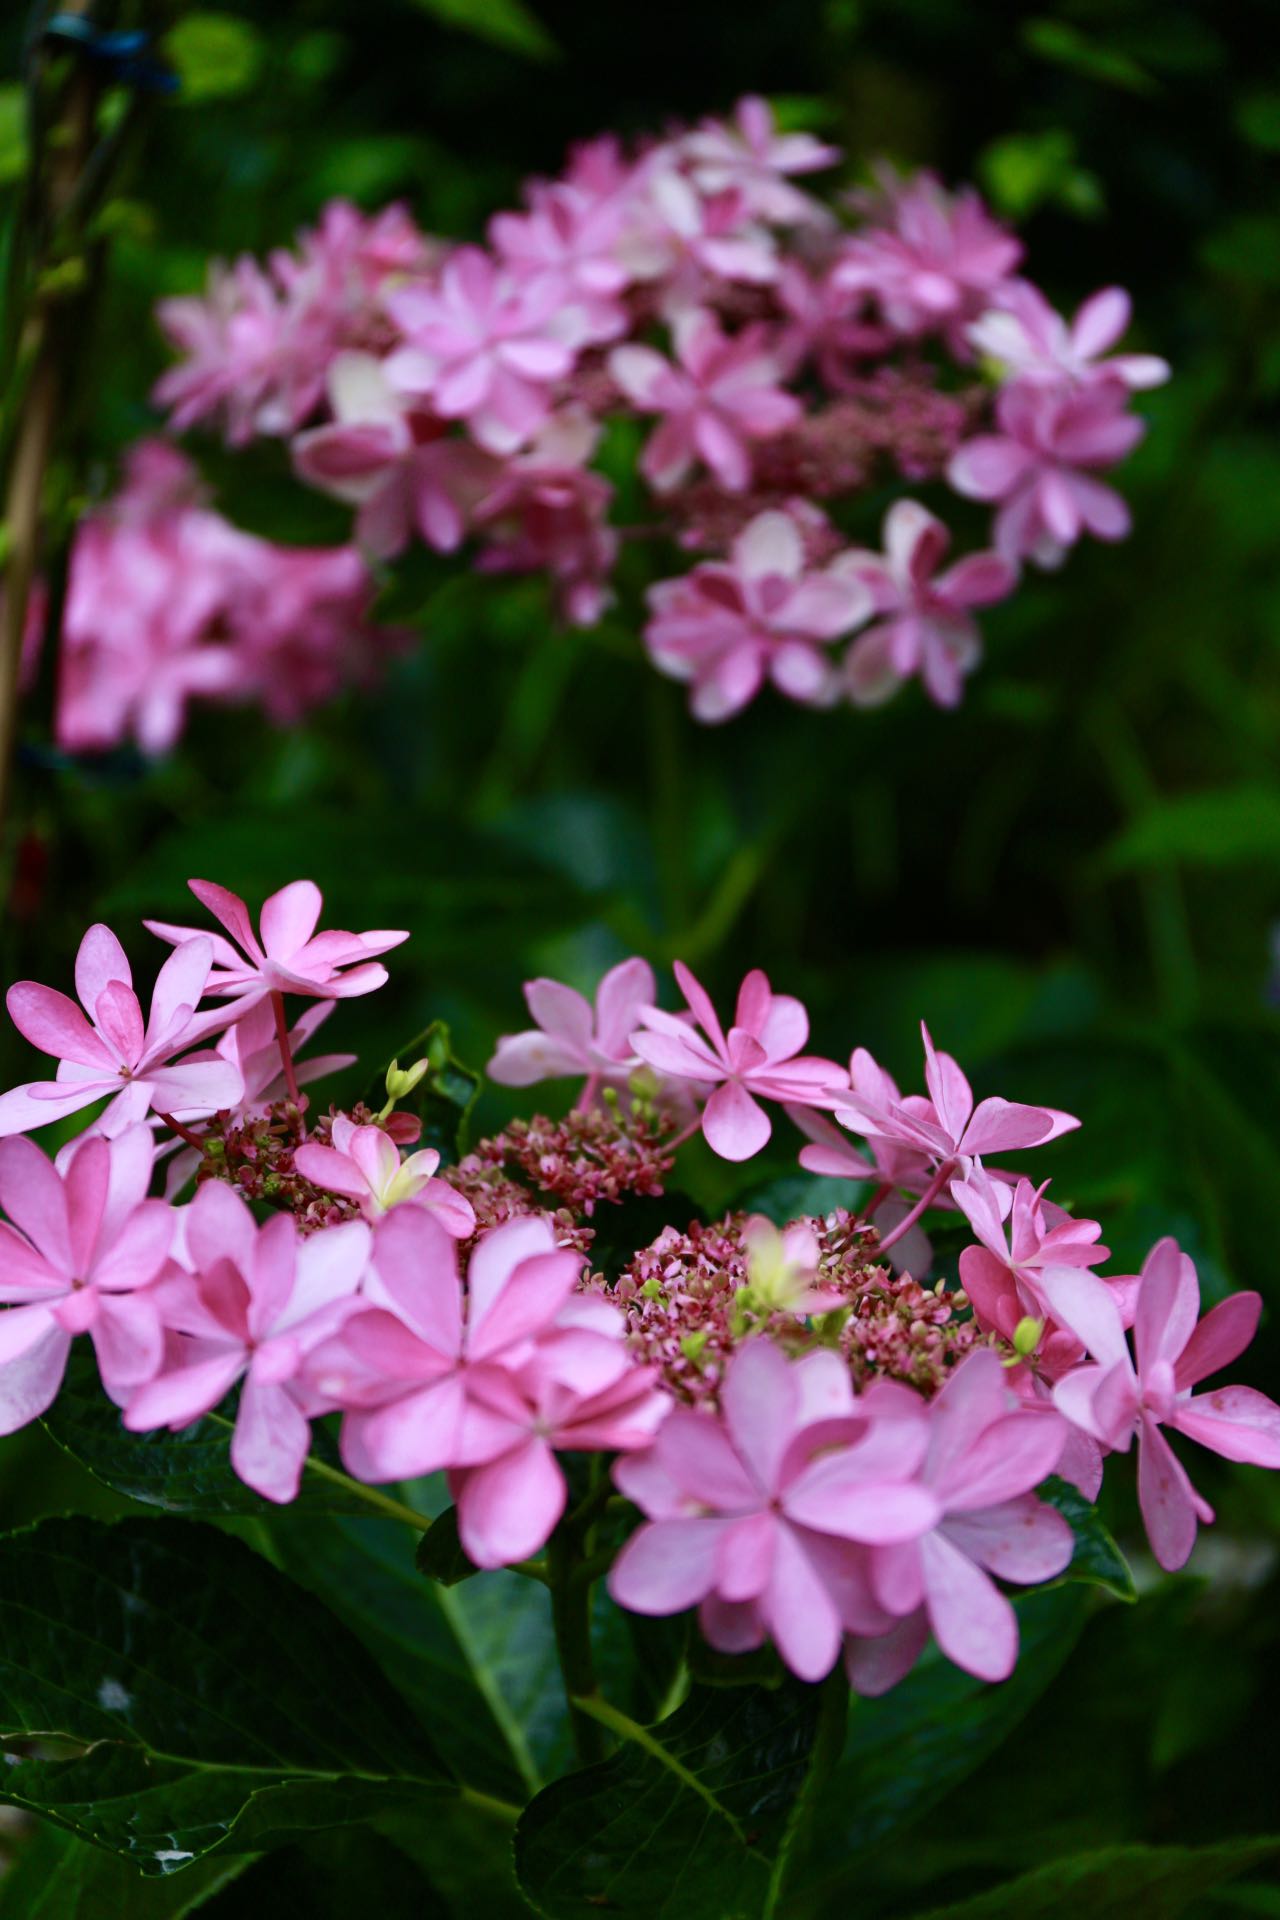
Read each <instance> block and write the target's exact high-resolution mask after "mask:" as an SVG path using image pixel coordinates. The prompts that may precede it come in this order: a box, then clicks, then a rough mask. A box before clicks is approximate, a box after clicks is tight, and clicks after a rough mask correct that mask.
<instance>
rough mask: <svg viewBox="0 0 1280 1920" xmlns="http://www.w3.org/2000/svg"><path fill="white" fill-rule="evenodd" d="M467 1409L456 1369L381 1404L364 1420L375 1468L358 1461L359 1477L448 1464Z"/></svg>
mask: <svg viewBox="0 0 1280 1920" xmlns="http://www.w3.org/2000/svg"><path fill="white" fill-rule="evenodd" d="M465 1411H466V1399H465V1395H464V1393H463V1389H462V1382H461V1380H460V1379H459V1377H458V1376H457V1375H456V1374H449V1375H447V1376H446V1377H444V1378H443V1379H441V1380H439V1381H438V1382H433V1383H432V1384H431V1385H430V1386H428V1387H425V1388H423V1389H421V1390H420V1391H419V1392H417V1393H411V1394H407V1395H406V1396H405V1398H404V1399H403V1400H397V1401H395V1402H394V1403H393V1404H392V1405H391V1406H389V1407H384V1408H383V1409H382V1410H381V1412H379V1413H376V1414H374V1415H373V1416H372V1418H371V1419H369V1420H367V1421H366V1422H365V1423H364V1426H363V1433H362V1451H363V1453H364V1455H365V1457H366V1460H367V1461H368V1462H371V1463H372V1465H373V1467H374V1469H375V1470H374V1471H372V1472H371V1471H369V1469H368V1467H367V1466H366V1467H362V1468H361V1478H363V1479H369V1480H412V1479H414V1478H415V1477H416V1476H417V1475H418V1474H422V1473H437V1472H438V1471H439V1470H440V1468H441V1467H445V1466H449V1465H450V1464H452V1462H453V1461H454V1460H455V1459H456V1458H457V1450H458V1439H459V1434H460V1432H461V1427H462V1420H463V1415H464V1413H465ZM516 1557H517V1559H518V1558H519V1557H520V1556H519V1555H517V1556H516ZM477 1564H478V1563H477Z"/></svg>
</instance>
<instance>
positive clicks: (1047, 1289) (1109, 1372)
mask: <svg viewBox="0 0 1280 1920" xmlns="http://www.w3.org/2000/svg"><path fill="white" fill-rule="evenodd" d="M1040 1286H1041V1290H1042V1291H1043V1293H1044V1294H1045V1296H1046V1298H1047V1300H1048V1302H1049V1305H1050V1307H1051V1309H1052V1311H1053V1316H1054V1319H1055V1320H1057V1321H1058V1322H1059V1323H1060V1324H1061V1325H1062V1326H1064V1327H1069V1328H1070V1329H1071V1331H1072V1332H1073V1333H1074V1334H1075V1335H1076V1337H1077V1339H1079V1340H1080V1341H1081V1342H1082V1343H1083V1344H1084V1346H1085V1347H1087V1348H1088V1350H1089V1353H1090V1354H1091V1355H1092V1358H1093V1363H1094V1364H1092V1365H1089V1366H1083V1367H1077V1368H1076V1369H1075V1371H1074V1372H1072V1373H1069V1374H1067V1375H1066V1377H1065V1378H1064V1379H1062V1380H1060V1381H1059V1382H1058V1384H1057V1385H1056V1387H1055V1388H1054V1400H1055V1402H1056V1404H1057V1406H1058V1407H1059V1409H1060V1410H1061V1411H1062V1412H1063V1413H1064V1414H1066V1416H1067V1418H1068V1419H1069V1420H1071V1421H1072V1422H1073V1423H1074V1424H1075V1425H1076V1426H1078V1427H1080V1428H1082V1429H1083V1430H1084V1432H1086V1433H1088V1434H1090V1435H1092V1437H1093V1438H1094V1439H1095V1440H1097V1441H1098V1442H1099V1443H1100V1444H1101V1445H1102V1446H1104V1447H1109V1448H1113V1449H1115V1450H1117V1451H1119V1452H1121V1453H1126V1452H1127V1451H1128V1449H1129V1445H1130V1442H1131V1441H1132V1440H1133V1437H1134V1435H1135V1434H1136V1435H1137V1439H1138V1500H1139V1503H1140V1505H1141V1507H1142V1517H1143V1520H1144V1521H1145V1523H1146V1528H1147V1535H1148V1538H1149V1539H1150V1541H1151V1547H1152V1551H1153V1552H1154V1554H1155V1556H1156V1559H1157V1560H1158V1561H1159V1562H1160V1565H1161V1566H1162V1567H1165V1568H1167V1569H1168V1570H1169V1571H1171V1572H1172V1571H1174V1570H1175V1569H1176V1568H1178V1567H1181V1566H1183V1565H1184V1564H1185V1563H1186V1561H1187V1559H1188V1557H1189V1555H1190V1553H1191V1549H1192V1547H1193V1546H1194V1545H1195V1538H1196V1522H1197V1520H1204V1521H1211V1520H1212V1519H1213V1509H1212V1507H1210V1506H1209V1505H1208V1504H1207V1503H1206V1502H1205V1501H1204V1500H1202V1499H1201V1497H1200V1495H1199V1494H1198V1493H1197V1492H1196V1490H1195V1488H1194V1487H1193V1486H1192V1484H1191V1481H1190V1480H1189V1479H1188V1477H1187V1474H1186V1471H1185V1469H1184V1468H1183V1466H1182V1465H1181V1463H1180V1461H1179V1460H1178V1457H1177V1455H1176V1454H1175V1453H1174V1451H1173V1449H1172V1447H1171V1446H1170V1445H1169V1442H1168V1441H1167V1440H1166V1439H1165V1436H1164V1433H1163V1431H1162V1429H1163V1428H1166V1427H1168V1428H1171V1429H1173V1430H1174V1431H1175V1432H1178V1433H1184V1434H1186V1436H1187V1438H1188V1439H1189V1440H1198V1441H1199V1443H1200V1445H1201V1446H1202V1447H1208V1448H1209V1449H1210V1450H1211V1451H1212V1452H1214V1453H1220V1454H1221V1455H1222V1456H1223V1457H1224V1459H1227V1460H1247V1461H1251V1462H1252V1463H1253V1464H1254V1465H1255V1466H1260V1467H1280V1407H1277V1406H1276V1404H1275V1402H1274V1401H1272V1400H1268V1399H1267V1397H1266V1395H1265V1394H1262V1393H1258V1392H1257V1391H1256V1390H1255V1389H1254V1388H1253V1387H1215V1388H1213V1389H1212V1391H1211V1392H1209V1393H1202V1394H1194V1393H1193V1392H1192V1388H1193V1387H1196V1386H1198V1385H1199V1384H1200V1382H1201V1381H1202V1380H1204V1379H1206V1378H1207V1376H1208V1375H1209V1374H1211V1373H1217V1371H1218V1370H1219V1368H1220V1367H1225V1366H1229V1365H1230V1363H1231V1361H1233V1360H1235V1359H1237V1358H1238V1357H1239V1356H1240V1354H1242V1353H1243V1352H1244V1350H1245V1348H1246V1347H1247V1346H1248V1344H1249V1342H1250V1341H1251V1340H1252V1338H1253V1335H1254V1332H1255V1330H1256V1328H1257V1324H1258V1315H1259V1314H1260V1313H1261V1311H1262V1300H1261V1296H1260V1295H1259V1294H1256V1293H1235V1294H1231V1295H1230V1296H1229V1297H1228V1298H1227V1299H1226V1300H1222V1301H1220V1302H1219V1303H1218V1305H1217V1306H1216V1307H1213V1308H1211V1309H1210V1311H1209V1312H1208V1313H1207V1314H1206V1315H1205V1316H1204V1318H1203V1320H1200V1319H1199V1317H1198V1316H1199V1313H1200V1283H1199V1281H1198V1280H1197V1278H1196V1270H1195V1267H1194V1266H1193V1265H1192V1262H1191V1261H1190V1260H1189V1259H1188V1257H1187V1255H1186V1254H1185V1253H1183V1252H1182V1251H1181V1250H1180V1249H1179V1247H1178V1243H1177V1241H1176V1240H1170V1239H1165V1240H1160V1241H1157V1243H1156V1245H1155V1246H1154V1247H1153V1248H1152V1249H1151V1252H1150V1253H1149V1254H1148V1256H1147V1259H1146V1261H1145V1263H1144V1265H1143V1269H1142V1273H1141V1275H1140V1284H1139V1288H1138V1298H1137V1309H1136V1313H1135V1316H1134V1327H1133V1334H1134V1354H1135V1355H1136V1359H1135V1357H1133V1356H1131V1355H1130V1352H1129V1345H1128V1342H1127V1341H1126V1339H1125V1335H1124V1320H1123V1317H1122V1314H1121V1311H1120V1307H1119V1305H1118V1304H1117V1302H1116V1300H1115V1299H1114V1298H1113V1297H1112V1294H1111V1292H1110V1290H1109V1289H1108V1288H1107V1287H1106V1286H1105V1285H1104V1284H1103V1282H1102V1281H1101V1280H1100V1279H1099V1278H1098V1277H1097V1275H1096V1274H1090V1273H1086V1272H1084V1271H1083V1270H1081V1269H1070V1268H1057V1269H1055V1270H1053V1271H1050V1272H1047V1273H1045V1274H1044V1275H1043V1276H1042V1277H1041V1281H1040Z"/></svg>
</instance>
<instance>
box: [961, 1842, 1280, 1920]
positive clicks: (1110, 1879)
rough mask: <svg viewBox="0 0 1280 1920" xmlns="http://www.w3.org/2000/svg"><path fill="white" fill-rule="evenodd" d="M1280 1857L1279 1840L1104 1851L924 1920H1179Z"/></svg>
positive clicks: (1055, 1864)
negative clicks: (1195, 1904) (1227, 1884)
mask: <svg viewBox="0 0 1280 1920" xmlns="http://www.w3.org/2000/svg"><path fill="white" fill-rule="evenodd" d="M1278 1853H1280V1838H1277V1839H1266V1840H1228V1841H1226V1842H1224V1843H1223V1844H1222V1845H1221V1846H1216V1847H1103V1848H1101V1849H1099V1851H1098V1852H1097V1853H1080V1854H1075V1855H1073V1856H1072V1857H1071V1858H1070V1859H1067V1860H1054V1861H1051V1862H1050V1863H1049V1865H1048V1866H1044V1867H1037V1868H1036V1870H1035V1872H1034V1873H1023V1874H1019V1876H1018V1878H1017V1879H1016V1880H1007V1881H1006V1882H1005V1883H1004V1885H1003V1886H999V1887H993V1888H992V1889H991V1891H990V1892H989V1893H980V1894H978V1896H977V1897H976V1898H975V1899H973V1900H960V1901H958V1902H957V1903H956V1904H955V1905H954V1906H949V1907H937V1908H935V1909H934V1910H933V1912H932V1913H929V1914H927V1915H925V1916H924V1920H1006V1916H1008V1920H1015V1917H1016V1920H1076V1916H1078V1915H1080V1914H1087V1915H1088V1916H1089V1920H1134V1916H1135V1915H1138V1914H1140V1915H1141V1916H1142V1920H1177V1915H1178V1914H1181V1913H1185V1912H1186V1910H1187V1908H1188V1907H1189V1906H1190V1905H1191V1903H1192V1901H1193V1900H1198V1899H1199V1898H1200V1897H1201V1895H1202V1894H1205V1893H1209V1892H1210V1891H1211V1890H1212V1889H1213V1888H1214V1887H1218V1886H1221V1885H1222V1883H1223V1882H1224V1881H1226V1880H1234V1879H1235V1878H1236V1876H1237V1875H1238V1874H1241V1873H1248V1872H1249V1871H1250V1869H1251V1868H1253V1867H1256V1866H1260V1865H1261V1864H1262V1863H1263V1862H1264V1861H1266V1860H1271V1859H1273V1858H1274V1857H1275V1855H1276V1854H1278Z"/></svg>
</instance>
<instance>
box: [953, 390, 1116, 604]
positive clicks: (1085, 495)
mask: <svg viewBox="0 0 1280 1920" xmlns="http://www.w3.org/2000/svg"><path fill="white" fill-rule="evenodd" d="M1125 402H1126V395H1125V392H1124V390H1123V388H1120V387H1118V386H1115V385H1112V384H1110V383H1108V384H1105V385H1102V386H1095V387H1089V388H1086V389H1084V390H1083V391H1081V392H1069V391H1068V392H1063V391H1058V390H1055V389H1054V388H1052V387H1044V386H1039V385H1037V384H1036V383H1034V382H1032V381H1021V380H1019V381H1015V382H1014V383H1013V384H1012V385H1011V386H1008V387H1005V388H1004V390H1003V392H1002V393H1001V395H1000V397H999V399H998V400H997V401H996V422H997V425H998V426H999V428H1000V431H999V433H994V434H989V433H984V434H978V435H977V436H976V437H975V438H974V439H972V440H966V441H965V443H964V445H963V446H962V447H960V448H959V449H958V451H957V452H956V453H955V454H953V455H952V458H951V462H950V464H949V466H948V467H947V478H948V480H949V481H950V482H951V484H952V486H953V487H954V488H955V489H956V492H957V493H962V494H964V495H965V496H966V498H967V499H970V500H994V501H998V502H999V512H998V513H997V514H996V520H995V545H996V551H997V552H998V553H999V554H1001V555H1002V556H1003V558H1004V559H1006V560H1008V561H1009V562H1010V563H1014V562H1016V561H1018V560H1020V559H1022V558H1024V557H1025V558H1027V559H1030V560H1033V561H1034V562H1035V563H1036V565H1037V566H1039V567H1049V568H1052V567H1057V566H1061V564H1062V561H1063V558H1064V556H1065V555H1066V552H1067V549H1068V547H1071V546H1074V544H1075V542H1076V541H1077V540H1078V539H1079V538H1080V535H1081V534H1082V533H1091V534H1093V535H1094V537H1095V539H1098V540H1123V539H1124V537H1125V535H1126V534H1127V533H1128V532H1129V527H1130V524H1131V523H1130V517H1129V509H1128V507H1127V506H1126V504H1125V502H1124V501H1123V500H1122V499H1121V497H1120V495H1119V494H1118V493H1116V492H1115V491H1114V490H1113V489H1112V488H1111V487H1104V486H1103V484H1102V482H1101V481H1100V480H1095V479H1094V477H1093V472H1092V469H1095V468H1106V467H1112V466H1114V465H1115V463H1116V462H1117V460H1122V459H1123V458H1124V456H1125V455H1126V454H1127V453H1130V452H1132V450H1133V448H1134V447H1136V446H1137V444H1138V442H1139V440H1141V438H1142V436H1143V434H1144V433H1145V432H1146V424H1145V422H1144V421H1142V420H1140V419H1139V418H1138V417H1137V415H1136V414H1132V413H1128V412H1126V410H1125Z"/></svg>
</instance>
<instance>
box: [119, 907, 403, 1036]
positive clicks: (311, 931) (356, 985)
mask: <svg viewBox="0 0 1280 1920" xmlns="http://www.w3.org/2000/svg"><path fill="white" fill-rule="evenodd" d="M187 885H188V886H189V887H190V888H191V891H192V893H194V895H195V897H196V899H197V900H198V901H199V902H200V904H201V906H202V907H207V908H208V909H209V912H210V913H211V914H212V915H213V917H214V919H215V920H217V921H218V922H219V924H220V925H221V926H223V927H225V928H226V930H227V932H228V933H229V934H230V936H231V939H230V940H224V939H223V938H222V937H221V935H220V934H214V935H213V936H212V955H213V971H212V972H211V973H210V975H209V982H208V986H207V988H206V989H205V991H207V992H208V993H216V994H225V995H228V996H230V997H231V998H233V999H234V1001H235V1009H234V1012H233V1013H232V1014H231V1016H230V1017H231V1018H233V1019H236V1018H239V1016H240V1015H241V1014H243V1013H247V1012H248V1010H249V1008H250V1007H252V1006H256V1005H257V1003H258V1002H259V1001H260V1000H264V999H265V998H266V997H267V995H268V994H272V993H299V994H303V995H305V996H306V997H307V998H308V999H316V1000H349V999H351V998H352V996H353V995H356V994H362V993H372V992H374V990H375V989H376V988H378V987H381V986H383V985H384V984H385V982H386V980H387V970H386V968H385V967H383V966H380V965H378V964H377V962H376V961H375V959H374V955H375V954H379V953H386V952H387V951H388V949H389V948H391V947H398V946H399V945H400V944H401V942H402V941H404V940H407V939H408V938H409V936H408V934H407V933H406V932H403V931H400V930H395V931H390V930H387V929H385V928H378V929H377V930H376V931H375V932H371V933H340V932H338V931H337V930H336V929H335V930H333V931H330V932H327V933H317V932H316V927H317V925H318V923H319V920H320V909H321V907H322V906H323V905H324V900H323V897H322V895H321V892H320V889H319V887H317V886H316V884H315V882H314V880H291V881H290V883H289V885H288V886H287V887H281V889H280V891H279V892H278V893H273V894H271V895H270V897H269V898H268V899H267V900H266V901H265V902H264V903H263V908H262V914H261V918H260V921H259V926H260V928H261V934H262V938H261V941H259V939H258V935H257V934H255V932H254V930H253V922H252V921H251V920H250V918H249V909H248V908H247V907H246V905H245V903H244V901H243V900H241V899H240V897H239V895H238V894H234V893H228V891H227V889H226V888H225V887H220V886H218V885H217V883H216V882H215V881H213V880H189V881H188V882H187ZM142 924H143V925H144V926H145V927H146V928H147V929H148V930H149V931H150V932H151V933H154V934H158V935H159V937H160V938H161V939H162V940H168V941H170V942H171V943H174V944H176V943H177V942H179V941H185V940H190V939H191V938H192V936H193V934H194V933H195V932H196V929H194V928H192V927H177V926H171V925H170V924H169V923H168V922H167V921H164V920H144V921H143V923H142ZM199 937H200V938H201V939H205V940H207V939H208V938H209V936H208V935H207V934H201V935H200V936H199ZM232 942H234V943H235V944H234V945H233V944H232Z"/></svg>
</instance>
